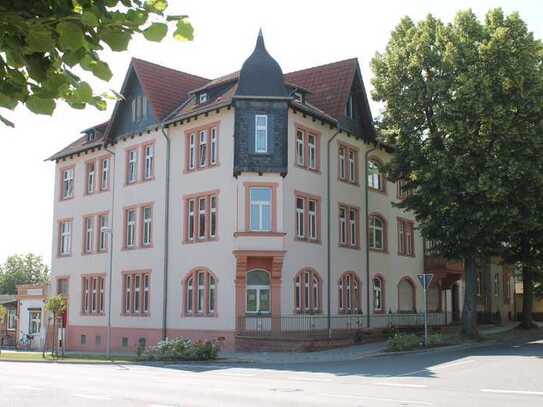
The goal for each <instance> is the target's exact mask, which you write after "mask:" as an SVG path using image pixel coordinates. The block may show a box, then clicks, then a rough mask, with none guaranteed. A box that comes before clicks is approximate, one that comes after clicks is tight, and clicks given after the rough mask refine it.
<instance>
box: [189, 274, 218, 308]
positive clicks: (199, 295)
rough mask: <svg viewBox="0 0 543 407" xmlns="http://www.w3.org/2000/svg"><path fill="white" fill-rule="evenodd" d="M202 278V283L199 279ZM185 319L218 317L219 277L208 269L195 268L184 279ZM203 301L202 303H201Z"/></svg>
mask: <svg viewBox="0 0 543 407" xmlns="http://www.w3.org/2000/svg"><path fill="white" fill-rule="evenodd" d="M200 276H202V282H201V283H200V280H199V277H200ZM181 288H182V293H183V309H182V312H181V316H183V317H217V316H218V312H217V305H218V302H217V292H218V290H217V288H218V280H217V276H216V275H215V274H214V273H213V272H212V271H211V270H210V269H208V268H206V267H195V268H193V269H192V270H190V271H189V272H188V273H187V275H186V276H185V277H184V278H183V283H182V285H181ZM200 299H201V301H200Z"/></svg>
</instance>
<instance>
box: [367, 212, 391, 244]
mask: <svg viewBox="0 0 543 407" xmlns="http://www.w3.org/2000/svg"><path fill="white" fill-rule="evenodd" d="M368 219H369V225H368V227H369V230H368V232H369V235H368V245H369V244H370V242H371V240H372V239H371V236H370V235H371V233H373V230H372V226H371V223H372V220H373V219H377V220H378V221H380V222H381V225H382V227H383V247H382V248H378V247H377V246H375V247H372V246H371V245H370V247H369V248H370V250H373V251H376V252H381V253H388V222H387V221H386V219H385V217H384V216H383V215H381V214H380V213H379V212H372V213H370V214H369V216H368Z"/></svg>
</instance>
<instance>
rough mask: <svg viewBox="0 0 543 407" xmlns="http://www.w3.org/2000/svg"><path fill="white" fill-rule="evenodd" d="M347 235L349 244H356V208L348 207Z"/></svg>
mask: <svg viewBox="0 0 543 407" xmlns="http://www.w3.org/2000/svg"><path fill="white" fill-rule="evenodd" d="M349 235H350V239H349V240H350V243H351V246H356V245H357V239H356V210H355V209H352V208H351V209H349Z"/></svg>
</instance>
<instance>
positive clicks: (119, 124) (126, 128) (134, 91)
mask: <svg viewBox="0 0 543 407" xmlns="http://www.w3.org/2000/svg"><path fill="white" fill-rule="evenodd" d="M121 94H122V95H123V97H124V99H122V100H119V101H117V104H116V105H115V110H114V111H113V114H112V116H111V120H110V126H109V129H108V131H107V136H108V138H109V139H110V140H112V139H115V138H116V137H120V136H123V135H127V134H133V133H138V132H141V131H143V130H145V129H146V128H147V127H148V126H150V125H152V124H154V123H156V122H157V118H156V115H155V113H154V112H153V109H152V105H151V101H150V100H149V98H148V96H147V95H145V93H144V91H143V86H142V84H141V82H140V80H139V78H138V76H137V75H136V73H135V71H134V69H132V68H130V69H129V71H128V74H127V77H126V79H125V83H124V84H123V89H122V91H121ZM138 96H141V97H147V103H144V105H145V111H144V114H143V118H142V119H141V120H136V121H134V120H133V117H132V101H133V100H134V99H135V98H136V97H138Z"/></svg>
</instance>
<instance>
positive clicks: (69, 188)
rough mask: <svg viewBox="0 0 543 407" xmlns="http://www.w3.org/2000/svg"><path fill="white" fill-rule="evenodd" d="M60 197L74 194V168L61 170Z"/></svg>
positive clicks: (71, 196) (66, 197) (67, 197)
mask: <svg viewBox="0 0 543 407" xmlns="http://www.w3.org/2000/svg"><path fill="white" fill-rule="evenodd" d="M62 188H63V189H62V199H69V198H73V196H74V168H73V167H72V168H68V169H65V170H63V171H62Z"/></svg>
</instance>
